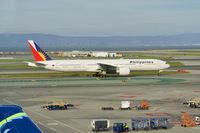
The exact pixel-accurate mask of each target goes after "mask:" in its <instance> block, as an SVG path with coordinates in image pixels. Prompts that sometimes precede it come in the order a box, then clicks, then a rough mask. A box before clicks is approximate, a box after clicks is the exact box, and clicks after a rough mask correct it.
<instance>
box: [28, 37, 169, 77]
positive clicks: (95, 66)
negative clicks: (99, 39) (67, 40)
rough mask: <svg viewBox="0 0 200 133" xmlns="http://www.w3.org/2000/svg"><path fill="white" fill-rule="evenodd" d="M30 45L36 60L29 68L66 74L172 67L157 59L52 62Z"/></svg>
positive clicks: (101, 73)
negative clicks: (41, 68) (39, 68)
mask: <svg viewBox="0 0 200 133" xmlns="http://www.w3.org/2000/svg"><path fill="white" fill-rule="evenodd" d="M28 44H29V45H30V48H31V50H32V53H33V56H34V58H35V61H36V62H35V63H32V62H28V65H29V66H33V67H43V68H45V69H50V70H55V71H66V72H83V71H85V72H95V73H96V74H97V75H106V74H117V75H123V76H125V75H129V74H130V72H131V71H145V70H157V71H160V70H163V69H166V68H168V67H170V65H169V64H167V63H166V62H165V61H162V60H157V59H84V60H83V59H81V60H80V59H73V60H52V58H51V57H50V56H48V55H47V54H46V53H45V52H44V51H43V50H42V49H41V48H40V47H39V46H38V45H37V44H36V43H35V42H34V41H33V40H28Z"/></svg>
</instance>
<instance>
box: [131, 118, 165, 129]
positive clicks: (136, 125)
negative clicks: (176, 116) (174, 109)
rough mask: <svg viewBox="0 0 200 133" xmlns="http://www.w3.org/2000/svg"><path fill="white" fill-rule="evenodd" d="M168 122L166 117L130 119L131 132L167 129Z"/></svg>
mask: <svg viewBox="0 0 200 133" xmlns="http://www.w3.org/2000/svg"><path fill="white" fill-rule="evenodd" d="M168 127H169V122H168V118H167V117H151V118H145V117H138V118H133V119H132V130H133V131H139V130H154V129H168Z"/></svg>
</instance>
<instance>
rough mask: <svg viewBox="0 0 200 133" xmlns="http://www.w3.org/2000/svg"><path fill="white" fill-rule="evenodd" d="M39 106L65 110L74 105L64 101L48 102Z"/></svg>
mask: <svg viewBox="0 0 200 133" xmlns="http://www.w3.org/2000/svg"><path fill="white" fill-rule="evenodd" d="M41 107H42V108H44V109H48V110H67V109H69V108H73V107H74V105H73V104H68V103H66V102H50V103H48V104H46V105H42V106H41Z"/></svg>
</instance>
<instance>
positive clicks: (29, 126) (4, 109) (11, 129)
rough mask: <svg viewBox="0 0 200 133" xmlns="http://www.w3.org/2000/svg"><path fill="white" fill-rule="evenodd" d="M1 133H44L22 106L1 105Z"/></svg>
mask: <svg viewBox="0 0 200 133" xmlns="http://www.w3.org/2000/svg"><path fill="white" fill-rule="evenodd" d="M0 133H42V131H41V130H40V129H39V127H37V125H35V123H34V122H33V121H32V120H31V119H30V118H29V117H28V115H27V114H26V113H25V112H24V111H23V109H22V108H21V107H20V106H17V105H0Z"/></svg>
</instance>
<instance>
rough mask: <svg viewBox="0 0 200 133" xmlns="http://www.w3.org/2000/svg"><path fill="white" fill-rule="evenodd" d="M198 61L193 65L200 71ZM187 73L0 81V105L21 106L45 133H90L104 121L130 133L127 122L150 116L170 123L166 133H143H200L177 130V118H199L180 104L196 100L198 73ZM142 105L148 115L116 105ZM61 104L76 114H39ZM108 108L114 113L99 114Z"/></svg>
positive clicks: (163, 132)
mask: <svg viewBox="0 0 200 133" xmlns="http://www.w3.org/2000/svg"><path fill="white" fill-rule="evenodd" d="M197 61H198V62H195V61H192V62H194V65H200V62H199V60H197ZM189 65H193V64H189ZM190 68H191V70H190ZM188 70H189V71H190V73H185V74H174V75H161V76H155V75H152V76H136V77H110V78H95V77H65V78H57V77H55V78H51V79H23V78H20V79H0V90H1V93H0V96H1V99H0V103H1V104H18V105H20V106H22V107H23V109H24V111H25V112H26V113H27V114H28V115H29V116H30V117H31V118H32V120H34V122H35V123H36V124H37V125H38V126H39V127H40V128H41V129H42V130H43V132H44V133H91V132H92V131H91V126H90V122H91V120H93V119H96V118H106V119H109V120H110V122H111V125H112V124H113V123H114V122H126V123H127V124H128V125H129V127H131V118H134V117H143V116H144V117H149V114H152V115H154V114H155V115H156V114H163V115H164V116H167V117H169V120H170V123H171V127H170V128H169V129H167V130H159V131H155V130H152V131H148V132H159V133H174V132H176V133H188V132H190V133H197V132H200V127H194V128H183V127H181V126H180V116H181V112H189V113H190V114H191V115H200V113H199V109H191V108H189V107H186V106H185V105H183V104H182V103H183V102H184V101H185V100H186V99H188V98H191V97H195V96H199V94H200V88H199V87H200V78H199V77H200V72H199V67H188ZM144 99H146V100H149V101H150V104H151V106H150V110H145V111H141V110H140V111H138V110H136V109H134V108H133V109H132V110H119V107H120V101H121V100H130V101H131V103H132V105H133V106H135V105H137V104H138V103H139V102H140V101H141V100H144ZM61 100H64V101H67V102H68V103H71V104H74V105H76V108H74V109H69V110H63V111H48V110H44V109H42V108H41V105H44V104H46V103H48V102H51V101H61ZM107 106H109V107H113V108H114V110H113V111H103V110H101V107H107ZM109 132H110V133H111V132H112V131H109ZM109 132H107V133H109ZM139 132H141V133H143V132H146V131H139Z"/></svg>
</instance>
